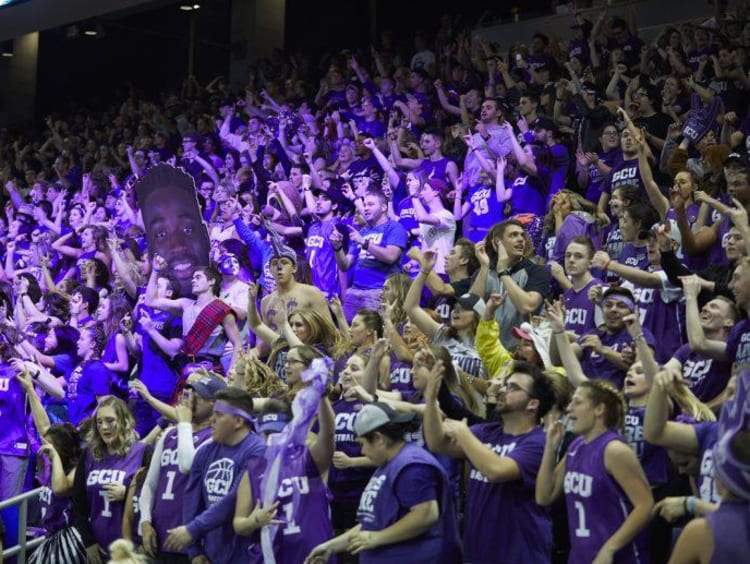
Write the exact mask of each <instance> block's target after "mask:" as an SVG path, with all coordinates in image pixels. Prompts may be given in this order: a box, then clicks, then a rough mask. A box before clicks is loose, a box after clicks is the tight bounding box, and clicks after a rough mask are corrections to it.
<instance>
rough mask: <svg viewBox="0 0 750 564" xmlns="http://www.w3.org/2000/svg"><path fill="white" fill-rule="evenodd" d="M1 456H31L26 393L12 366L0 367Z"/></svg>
mask: <svg viewBox="0 0 750 564" xmlns="http://www.w3.org/2000/svg"><path fill="white" fill-rule="evenodd" d="M0 420H2V422H3V432H2V434H0V455H10V456H29V446H30V443H29V434H28V432H27V431H26V392H25V391H24V390H23V387H22V386H21V383H20V382H19V381H18V378H16V374H15V371H13V370H12V369H11V368H10V366H7V365H6V366H0Z"/></svg>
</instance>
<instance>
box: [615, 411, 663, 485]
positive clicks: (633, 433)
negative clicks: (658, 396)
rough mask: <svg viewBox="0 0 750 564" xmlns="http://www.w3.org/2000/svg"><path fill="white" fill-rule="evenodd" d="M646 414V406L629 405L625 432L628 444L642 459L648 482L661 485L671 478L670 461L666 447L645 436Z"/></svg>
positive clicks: (639, 458)
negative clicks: (644, 420) (644, 423)
mask: <svg viewBox="0 0 750 564" xmlns="http://www.w3.org/2000/svg"><path fill="white" fill-rule="evenodd" d="M645 415H646V408H645V407H632V406H628V412H627V413H626V414H625V426H624V428H623V434H624V435H625V440H626V441H627V443H628V446H630V448H631V449H633V452H635V454H636V456H637V457H638V460H640V461H641V466H643V471H644V472H645V473H646V478H647V479H648V483H649V484H650V485H651V486H659V485H663V484H666V483H667V480H668V479H669V467H670V461H669V456H668V455H667V450H666V449H665V448H663V447H660V446H656V445H653V444H651V443H649V442H648V441H647V440H646V439H644V438H643V418H644V417H645Z"/></svg>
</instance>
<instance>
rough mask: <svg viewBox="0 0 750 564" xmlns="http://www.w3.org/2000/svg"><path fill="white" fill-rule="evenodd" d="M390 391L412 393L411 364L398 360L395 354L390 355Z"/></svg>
mask: <svg viewBox="0 0 750 564" xmlns="http://www.w3.org/2000/svg"><path fill="white" fill-rule="evenodd" d="M390 378H391V391H394V392H407V393H413V392H414V391H415V388H414V380H413V379H412V374H411V363H410V362H404V361H403V360H399V358H398V357H397V356H396V354H395V353H391V374H390Z"/></svg>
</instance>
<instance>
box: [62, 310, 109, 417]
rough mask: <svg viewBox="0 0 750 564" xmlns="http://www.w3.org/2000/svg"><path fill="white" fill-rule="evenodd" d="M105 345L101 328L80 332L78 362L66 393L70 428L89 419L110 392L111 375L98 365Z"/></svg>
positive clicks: (91, 328)
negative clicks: (71, 425) (101, 400)
mask: <svg viewBox="0 0 750 564" xmlns="http://www.w3.org/2000/svg"><path fill="white" fill-rule="evenodd" d="M104 345H105V337H104V330H103V329H102V328H101V326H100V325H98V324H95V325H92V326H90V327H84V328H83V329H81V332H80V339H79V340H78V349H77V353H78V358H79V359H80V362H79V364H78V366H76V367H75V368H74V369H73V371H72V372H71V373H70V377H69V378H68V381H67V385H66V390H65V397H66V400H67V402H68V417H69V419H70V422H71V423H72V424H73V425H79V424H80V423H81V421H83V420H84V419H86V418H87V417H89V416H90V415H91V414H92V413H93V412H94V410H95V408H96V406H97V404H98V403H99V401H100V399H101V398H103V397H104V396H107V395H109V394H110V392H111V390H112V381H113V375H112V373H111V372H110V371H109V369H108V368H107V367H106V366H105V365H104V363H103V362H102V361H101V355H102V353H103V352H104Z"/></svg>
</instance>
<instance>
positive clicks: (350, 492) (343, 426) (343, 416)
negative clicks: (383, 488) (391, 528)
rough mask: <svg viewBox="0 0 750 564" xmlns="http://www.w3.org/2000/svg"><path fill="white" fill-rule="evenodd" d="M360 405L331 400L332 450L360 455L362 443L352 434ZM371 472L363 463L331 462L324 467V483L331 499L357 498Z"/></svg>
mask: <svg viewBox="0 0 750 564" xmlns="http://www.w3.org/2000/svg"><path fill="white" fill-rule="evenodd" d="M362 406H363V403H362V402H360V401H347V400H345V399H341V400H339V401H337V402H335V403H334V404H333V412H334V413H335V415H336V417H335V425H336V427H335V429H336V432H335V435H334V440H335V441H336V450H338V451H341V452H343V453H344V454H346V455H347V456H349V457H352V458H355V457H359V456H364V455H363V454H362V446H361V445H360V444H359V443H358V442H357V436H356V435H355V434H354V419H355V418H356V417H357V413H358V412H359V410H360V409H362ZM372 472H373V469H372V468H367V467H356V468H336V467H335V466H334V465H331V467H330V469H329V470H328V487H329V488H330V489H331V493H332V494H333V500H334V501H335V502H338V503H352V502H356V501H358V500H359V498H360V496H361V495H362V490H364V489H365V484H367V481H368V480H369V479H370V476H372Z"/></svg>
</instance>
